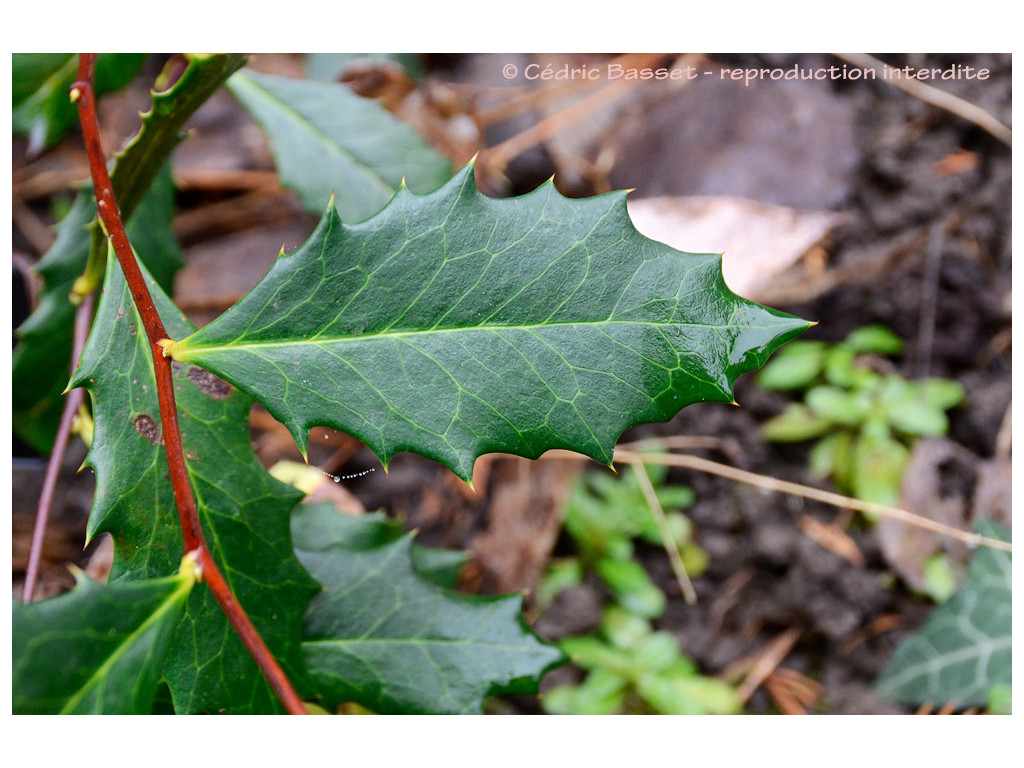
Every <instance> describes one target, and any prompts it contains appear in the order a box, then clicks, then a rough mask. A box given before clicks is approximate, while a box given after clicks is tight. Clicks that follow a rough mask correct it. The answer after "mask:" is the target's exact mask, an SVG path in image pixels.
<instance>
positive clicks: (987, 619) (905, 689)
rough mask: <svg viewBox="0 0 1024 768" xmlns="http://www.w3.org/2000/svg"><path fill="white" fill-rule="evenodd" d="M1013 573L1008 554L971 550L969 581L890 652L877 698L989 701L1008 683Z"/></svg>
mask: <svg viewBox="0 0 1024 768" xmlns="http://www.w3.org/2000/svg"><path fill="white" fill-rule="evenodd" d="M979 532H980V533H982V534H983V535H986V536H989V537H994V538H997V539H1000V540H1002V541H1009V540H1010V536H1009V531H1007V530H1006V529H1003V528H1001V527H998V526H995V525H993V524H991V523H990V524H986V525H984V526H982V527H980V528H979ZM1011 574H1012V569H1011V563H1010V553H1009V552H1003V551H1001V550H997V549H992V548H990V547H983V548H981V549H979V550H978V551H977V552H975V554H974V556H973V557H972V558H971V563H970V567H969V571H968V576H967V583H966V584H964V586H963V587H962V588H961V589H960V591H959V592H957V594H955V595H954V596H953V597H952V599H950V600H949V601H948V602H946V603H943V604H942V605H940V606H939V607H937V608H936V609H935V610H934V611H933V612H932V614H931V616H929V617H928V620H927V621H926V622H925V623H924V625H923V626H922V627H921V629H920V630H918V632H917V633H916V634H915V635H913V636H911V637H910V638H908V639H907V640H905V641H904V642H903V643H902V644H901V645H900V646H899V647H898V648H897V649H896V651H895V653H893V655H892V658H891V659H889V663H888V664H887V665H886V667H885V669H884V670H883V671H882V675H881V677H880V678H879V679H878V683H877V690H878V693H879V695H880V696H883V697H885V698H888V699H895V700H898V701H903V702H906V703H908V704H923V703H925V702H928V701H930V702H935V703H943V704H945V703H947V702H952V703H954V704H955V705H956V706H957V707H979V706H985V705H986V704H987V703H988V694H989V691H990V690H991V689H993V688H996V687H998V686H1003V685H1006V686H1008V685H1010V683H1011V677H1012V675H1011V669H1012V666H1011V653H1012V635H1011V610H1010V609H1011V587H1012V578H1011Z"/></svg>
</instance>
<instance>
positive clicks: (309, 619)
mask: <svg viewBox="0 0 1024 768" xmlns="http://www.w3.org/2000/svg"><path fill="white" fill-rule="evenodd" d="M292 535H293V537H294V540H295V548H296V553H297V554H298V556H299V559H300V561H301V562H302V564H303V565H304V566H305V567H306V568H308V569H309V571H310V573H312V574H313V576H314V577H315V578H316V579H317V580H318V581H319V582H320V583H321V584H323V586H324V589H325V591H324V592H323V593H322V594H320V595H318V596H317V597H316V598H315V599H314V600H313V602H312V603H311V604H310V608H309V612H308V613H307V615H306V621H305V630H304V631H305V637H306V640H305V642H304V643H303V648H304V650H305V654H306V661H307V663H308V665H309V670H310V674H311V675H312V676H313V677H314V678H315V679H316V681H317V684H318V685H317V687H318V690H319V691H320V693H321V695H322V696H323V699H324V704H325V706H327V707H328V708H329V709H333V708H334V707H336V706H337V705H338V704H339V703H343V702H347V701H354V702H357V703H359V704H361V705H362V706H365V707H367V708H369V709H370V710H372V711H374V712H378V713H381V714H390V713H405V714H413V713H444V714H458V713H480V712H481V711H482V707H483V702H484V699H485V697H487V696H489V695H493V694H498V693H534V692H536V690H537V686H538V683H539V680H540V677H541V675H543V673H544V672H545V671H546V670H547V669H548V668H549V667H551V666H553V665H555V664H557V663H559V662H560V661H561V660H562V655H561V653H560V652H559V651H558V650H557V649H555V648H554V647H552V646H550V645H547V644H546V643H544V642H543V641H541V640H540V639H539V638H537V637H536V636H535V635H534V634H533V633H532V632H531V631H530V630H529V629H527V628H526V627H525V625H523V623H522V618H521V616H520V611H521V608H522V597H521V596H520V595H507V596H503V597H476V596H467V595H461V594H459V593H457V592H453V591H451V590H448V589H445V588H443V587H441V586H439V585H438V584H436V583H434V581H433V580H431V579H428V578H425V577H424V576H422V575H421V573H420V571H419V570H418V568H417V565H416V563H415V558H414V557H413V551H414V549H413V547H414V545H413V543H412V536H411V535H409V536H396V531H395V529H394V528H393V527H392V526H391V525H389V523H387V522H386V521H385V520H384V519H383V518H382V517H381V516H379V515H371V516H364V517H348V516H344V515H342V514H340V513H339V512H337V511H336V510H335V509H334V508H333V507H332V506H331V505H330V504H303V505H301V506H300V508H299V510H297V511H296V513H295V515H294V517H293V521H292ZM420 567H422V566H420Z"/></svg>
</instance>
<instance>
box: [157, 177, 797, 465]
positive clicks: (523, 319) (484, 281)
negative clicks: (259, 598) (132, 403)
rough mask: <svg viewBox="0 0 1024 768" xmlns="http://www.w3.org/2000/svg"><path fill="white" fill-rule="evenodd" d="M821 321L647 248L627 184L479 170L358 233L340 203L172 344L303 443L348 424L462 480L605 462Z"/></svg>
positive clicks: (727, 398) (697, 258) (651, 244)
mask: <svg viewBox="0 0 1024 768" xmlns="http://www.w3.org/2000/svg"><path fill="white" fill-rule="evenodd" d="M807 327H808V323H807V322H805V321H803V320H800V319H798V318H795V317H792V316H789V315H785V314H782V313H779V312H775V311H773V310H769V309H765V308H764V307H760V306H758V305H756V304H754V303H752V302H749V301H747V300H745V299H741V298H739V297H738V296H736V295H735V294H733V293H731V292H730V291H729V290H728V289H727V288H726V286H725V283H724V281H723V279H722V271H721V258H720V256H719V255H694V254H685V253H681V252H679V251H676V250H673V249H672V248H670V247H668V246H667V245H663V244H661V243H658V242H655V241H653V240H649V239H647V238H645V237H643V236H642V235H640V234H639V233H638V232H637V231H636V230H635V229H634V228H633V226H632V223H631V222H630V220H629V217H628V214H627V213H626V199H625V193H617V194H610V195H604V196H602V197H596V198H590V199H586V200H570V199H568V198H565V197H562V196H561V195H560V194H559V193H558V192H557V191H556V190H555V188H554V186H553V185H552V184H550V183H548V184H545V185H543V186H542V187H541V188H539V189H537V190H536V191H534V192H533V193H531V194H529V195H526V196H524V197H520V198H515V199H511V200H495V199H491V198H487V197H484V196H483V195H481V194H480V193H479V191H478V190H477V188H476V185H475V183H474V179H473V170H472V166H467V167H466V168H465V169H463V170H462V171H461V172H460V173H459V174H458V175H457V176H456V177H455V178H454V179H453V180H452V181H451V182H449V183H448V184H446V185H445V186H444V187H442V188H441V189H440V190H438V191H437V192H435V193H432V194H430V195H425V196H418V195H414V194H412V193H410V192H409V191H408V190H405V189H403V190H401V191H400V192H399V193H398V194H397V195H396V196H395V198H394V200H392V202H391V203H390V204H389V205H388V206H387V208H385V209H384V210H383V211H382V212H381V213H380V214H379V215H377V216H374V217H373V218H372V219H370V220H368V221H366V222H363V223H361V224H357V225H354V226H348V225H345V224H343V223H342V222H341V220H340V219H339V218H338V215H337V214H336V213H335V211H334V210H333V206H329V207H328V210H327V212H326V213H325V215H324V217H323V219H322V220H321V221H320V224H319V226H318V227H317V229H316V231H315V232H314V233H313V235H312V236H311V237H310V239H309V240H308V241H307V242H306V243H305V244H304V245H303V246H302V247H301V248H300V249H299V250H298V251H297V252H296V253H294V254H292V255H285V254H282V255H281V256H280V257H279V258H278V260H277V261H276V262H275V263H274V265H273V267H272V268H271V270H270V271H269V272H268V273H267V275H265V276H264V278H263V279H262V280H261V281H260V283H259V284H258V285H257V286H256V287H255V288H254V289H253V290H252V291H251V292H250V293H249V294H248V295H247V296H245V298H243V299H242V300H241V301H240V302H239V303H238V304H236V305H235V306H234V307H232V308H231V309H230V310H228V311H227V312H226V313H225V314H224V315H222V316H221V317H220V318H218V319H217V320H216V321H214V322H213V323H211V324H210V325H208V326H206V327H205V328H203V329H202V330H200V331H198V332H197V333H196V334H194V335H192V336H190V337H189V338H187V339H184V340H182V341H180V342H179V343H177V344H175V345H172V346H171V347H170V348H169V350H168V351H169V353H170V354H171V355H172V356H173V357H175V358H176V359H178V360H181V361H187V362H192V363H195V364H197V365H202V366H203V367H204V368H207V369H209V370H211V371H214V372H215V373H217V374H218V375H219V376H222V377H223V378H225V379H227V380H229V381H231V382H232V383H233V384H235V386H237V387H239V388H242V389H244V390H245V391H247V392H248V393H249V394H251V395H252V396H253V397H255V398H256V399H257V400H259V401H260V402H261V403H262V404H263V405H264V406H266V407H267V409H268V410H269V411H270V412H271V413H272V414H274V416H275V417H276V418H277V419H278V420H279V421H281V422H282V423H283V424H285V425H286V426H287V427H288V429H289V430H290V431H291V433H292V435H293V436H294V437H295V439H296V441H297V442H298V444H299V445H300V447H302V448H303V449H305V446H306V441H307V439H308V431H309V429H310V428H311V427H313V426H315V425H318V424H319V425H324V426H331V427H334V428H336V429H340V430H343V431H347V432H349V433H351V434H353V435H355V436H356V437H358V438H359V439H360V440H362V441H363V442H364V443H366V444H367V445H368V446H370V447H371V448H372V449H373V450H374V451H375V452H376V454H377V456H378V457H379V458H380V459H381V461H382V462H383V463H384V465H385V466H387V464H388V462H389V461H390V459H391V457H392V456H393V455H394V454H395V453H397V452H399V451H404V450H409V451H415V452H417V453H420V454H422V455H424V456H427V457H429V458H433V459H436V460H437V461H440V462H441V463H443V464H445V465H446V466H448V467H450V468H451V469H453V470H454V471H455V472H456V474H458V475H459V476H460V477H462V478H464V479H467V480H468V479H469V478H470V477H471V475H472V471H473V462H474V460H475V459H476V457H477V456H479V455H481V454H483V453H487V452H492V451H493V452H504V453H513V454H517V455H520V456H526V457H528V458H535V457H537V456H539V455H540V454H542V453H543V452H544V451H546V450H548V449H549V448H567V449H570V450H574V451H577V452H580V453H583V454H586V455H588V456H591V457H593V458H595V459H597V460H599V461H601V462H602V463H605V464H608V463H609V462H610V461H611V458H612V450H613V446H614V444H615V441H616V439H617V438H618V436H619V435H620V434H621V433H622V432H623V430H625V429H627V428H628V427H631V426H633V425H635V424H639V423H644V422H652V421H665V420H668V419H669V418H671V417H672V416H673V415H674V414H675V413H676V412H677V411H678V410H679V409H680V408H682V407H683V406H685V405H688V404H690V403H694V402H697V401H702V400H707V401H720V402H731V401H732V400H733V396H732V385H733V382H734V380H735V379H736V377H737V376H739V375H740V374H741V373H744V372H746V371H749V370H752V369H754V368H756V367H758V366H760V365H762V364H764V362H765V360H766V359H767V358H768V356H769V355H770V354H771V352H772V351H773V350H774V349H775V348H776V347H778V346H779V345H780V344H782V343H783V342H785V341H787V340H788V339H790V338H792V337H794V336H796V335H798V334H799V333H801V332H802V331H803V330H805V329H806V328H807Z"/></svg>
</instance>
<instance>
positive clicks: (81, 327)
mask: <svg viewBox="0 0 1024 768" xmlns="http://www.w3.org/2000/svg"><path fill="white" fill-rule="evenodd" d="M95 302H96V294H94V293H90V294H88V295H87V296H86V297H85V299H84V300H83V301H82V303H81V304H79V305H78V309H77V310H75V331H74V340H73V342H72V345H71V367H72V369H74V368H77V367H78V360H79V358H80V357H81V356H82V349H83V348H84V347H85V340H86V337H87V336H88V335H89V326H90V324H91V323H92V309H93V305H94V304H95ZM82 400H83V396H82V390H81V389H77V388H76V389H73V390H71V391H70V392H68V394H67V397H65V398H64V410H63V411H62V412H61V415H60V424H59V425H58V427H57V436H56V437H55V438H54V440H53V449H52V450H51V451H50V460H49V462H48V463H47V465H46V475H45V476H44V478H43V490H42V492H41V493H40V496H39V505H38V506H37V508H36V522H35V526H34V527H33V529H32V547H31V549H30V550H29V555H28V567H27V568H26V569H25V586H24V588H23V589H22V593H21V601H22V602H23V603H25V604H28V603H30V602H32V596H33V594H34V593H35V589H36V582H37V581H38V578H39V562H40V560H41V559H42V555H43V540H44V539H45V538H46V528H47V526H48V525H49V522H50V510H51V509H52V508H53V494H54V491H55V490H56V488H57V478H58V477H60V470H61V467H62V466H63V464H64V452H65V450H66V449H67V446H68V440H69V439H70V437H71V426H72V423H73V422H74V419H75V414H76V413H78V406H79V405H81V403H82Z"/></svg>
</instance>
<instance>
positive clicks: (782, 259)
mask: <svg viewBox="0 0 1024 768" xmlns="http://www.w3.org/2000/svg"><path fill="white" fill-rule="evenodd" d="M627 205H628V207H629V215H630V217H631V218H632V219H633V224H634V225H635V226H636V228H637V229H638V230H639V231H640V232H641V233H642V234H644V235H645V236H647V237H649V238H651V239H653V240H658V241H660V242H663V243H665V244H667V245H670V246H672V247H673V248H677V249H679V250H681V251H687V252H689V253H722V254H723V261H722V271H723V273H724V275H725V282H726V284H727V285H728V286H729V288H731V289H732V290H733V291H734V292H735V293H738V294H739V295H741V296H744V297H746V298H755V299H756V298H757V295H758V292H759V291H760V290H761V289H762V288H764V287H765V286H766V285H767V284H768V283H769V281H770V280H771V279H772V278H773V277H774V276H775V275H777V274H780V273H781V272H784V271H785V270H786V269H788V268H789V267H790V266H792V265H793V264H794V263H795V262H796V261H798V260H799V259H800V258H801V257H802V256H803V255H804V254H805V253H807V251H808V250H810V249H811V247H812V246H814V245H816V244H817V243H819V242H820V241H821V240H822V239H823V238H824V237H825V236H826V235H828V233H829V232H830V231H831V230H832V229H833V228H834V227H836V226H838V225H839V224H840V223H842V221H843V220H844V216H843V215H842V214H841V213H836V212H834V211H802V210H797V209H795V208H786V207H783V206H778V205H767V204H765V203H759V202H757V201H755V200H748V199H746V198H741V197H727V196H700V197H651V198H646V199H640V200H630V201H629V202H628V204H627Z"/></svg>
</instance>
